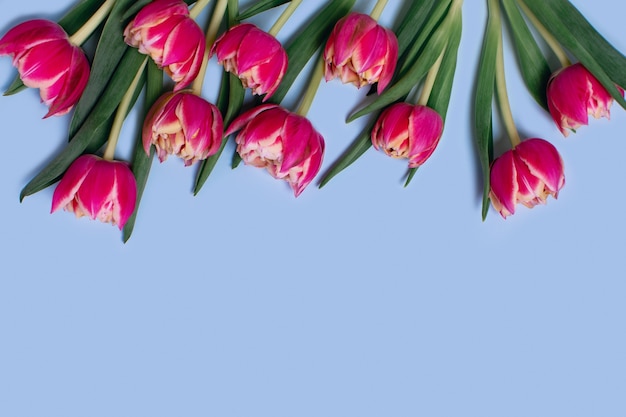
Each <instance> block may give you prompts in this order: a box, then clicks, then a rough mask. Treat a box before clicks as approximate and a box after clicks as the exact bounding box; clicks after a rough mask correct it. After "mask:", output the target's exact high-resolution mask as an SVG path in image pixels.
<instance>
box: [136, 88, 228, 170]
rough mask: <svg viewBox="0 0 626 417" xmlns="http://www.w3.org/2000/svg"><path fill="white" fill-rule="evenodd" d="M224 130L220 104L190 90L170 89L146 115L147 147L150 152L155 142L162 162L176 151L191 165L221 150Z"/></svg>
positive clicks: (145, 132)
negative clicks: (210, 101) (215, 103)
mask: <svg viewBox="0 0 626 417" xmlns="http://www.w3.org/2000/svg"><path fill="white" fill-rule="evenodd" d="M223 130H224V125H223V121H222V115H221V113H220V111H219V110H218V108H217V107H216V106H214V105H213V104H211V103H209V102H208V101H206V100H205V99H203V98H202V97H200V96H198V95H196V94H195V93H193V92H191V91H188V90H184V91H177V92H169V93H165V94H164V95H162V96H161V97H160V98H159V99H158V100H157V101H156V102H155V103H154V104H153V105H152V108H151V109H150V111H149V112H148V114H147V115H146V119H145V121H144V124H143V131H142V139H143V147H144V149H145V151H146V153H147V154H148V155H149V154H150V145H154V146H155V147H156V151H157V155H158V157H159V160H160V161H161V162H163V161H165V160H166V159H167V156H168V155H176V156H179V157H180V158H182V159H183V161H184V162H185V166H189V165H191V164H193V163H194V162H196V161H199V160H202V159H206V158H207V157H209V156H211V155H213V154H215V153H216V152H217V151H218V150H219V148H220V145H221V143H222V132H223Z"/></svg>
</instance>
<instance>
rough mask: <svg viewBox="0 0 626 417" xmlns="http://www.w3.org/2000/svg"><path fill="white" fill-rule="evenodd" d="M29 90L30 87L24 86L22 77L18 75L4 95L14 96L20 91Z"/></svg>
mask: <svg viewBox="0 0 626 417" xmlns="http://www.w3.org/2000/svg"><path fill="white" fill-rule="evenodd" d="M27 88H28V87H26V86H25V85H24V83H23V82H22V79H21V78H20V75H19V74H16V76H15V79H14V80H13V82H12V83H11V85H10V86H9V88H7V90H6V91H5V92H4V94H3V95H5V96H12V95H13V94H17V93H19V92H20V91H24V90H26V89H27Z"/></svg>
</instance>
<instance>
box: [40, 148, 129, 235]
mask: <svg viewBox="0 0 626 417" xmlns="http://www.w3.org/2000/svg"><path fill="white" fill-rule="evenodd" d="M136 199H137V184H136V181H135V177H134V176H133V173H132V171H131V170H130V168H129V167H128V165H127V164H126V163H124V162H121V161H108V160H106V159H102V158H100V157H98V156H96V155H82V156H80V157H79V158H78V159H76V160H75V161H74V162H73V163H72V165H70V167H69V168H68V170H67V171H66V172H65V175H64V176H63V178H62V179H61V181H60V182H59V184H58V185H57V187H56V189H55V190H54V194H53V196H52V210H51V212H55V211H57V210H58V209H60V208H64V209H65V210H67V211H70V212H73V213H74V214H75V215H76V217H79V218H80V217H82V216H88V217H89V218H90V219H92V220H95V219H98V220H100V221H101V222H104V223H111V224H114V225H117V226H118V227H119V228H120V230H121V229H122V228H123V227H124V225H125V224H126V222H127V221H128V218H129V217H130V216H131V214H132V213H133V211H134V210H135V202H136Z"/></svg>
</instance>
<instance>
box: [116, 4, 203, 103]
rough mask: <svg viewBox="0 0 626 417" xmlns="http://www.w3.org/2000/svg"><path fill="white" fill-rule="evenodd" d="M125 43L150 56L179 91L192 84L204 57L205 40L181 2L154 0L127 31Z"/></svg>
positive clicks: (131, 23) (130, 24) (185, 6)
mask: <svg viewBox="0 0 626 417" xmlns="http://www.w3.org/2000/svg"><path fill="white" fill-rule="evenodd" d="M124 41H125V42H126V43H127V44H128V45H130V46H133V47H136V48H139V52H141V53H142V54H146V55H149V56H150V57H151V58H152V59H153V60H154V62H155V63H156V64H157V65H158V66H159V67H160V68H163V70H164V71H165V72H166V73H167V74H168V75H169V76H170V77H171V78H172V80H174V82H175V83H176V86H175V87H174V91H178V90H180V89H182V88H184V87H185V86H187V85H188V84H189V83H191V82H192V81H193V80H194V79H195V78H196V76H197V75H198V73H199V72H200V67H201V65H202V59H203V58H204V52H205V49H206V41H205V39H204V33H203V31H202V29H201V28H200V26H198V24H197V23H196V22H195V21H194V20H193V19H192V18H191V17H190V16H189V8H188V7H187V4H186V3H185V2H184V1H182V0H154V1H152V2H150V3H148V4H147V5H146V6H144V7H143V8H142V9H141V10H140V11H139V13H137V15H136V16H135V18H134V19H133V20H132V21H131V22H130V23H129V24H128V26H126V29H125V30H124Z"/></svg>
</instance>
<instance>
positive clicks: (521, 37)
mask: <svg viewBox="0 0 626 417" xmlns="http://www.w3.org/2000/svg"><path fill="white" fill-rule="evenodd" d="M502 4H503V6H504V11H505V12H506V14H507V18H508V21H509V26H510V28H511V31H512V34H513V42H514V43H515V51H516V53H517V60H518V63H519V67H520V71H521V73H522V78H523V79H524V83H525V84H526V88H528V91H529V92H530V94H531V95H532V96H533V98H534V99H535V101H536V102H537V103H539V105H540V106H541V107H543V108H544V109H545V110H546V111H548V101H547V99H546V85H547V84H548V80H549V79H550V75H551V71H550V67H549V66H548V62H547V61H546V58H545V56H544V55H543V53H542V52H541V49H540V48H539V45H537V41H536V39H535V38H534V36H533V35H532V33H531V31H530V29H529V28H528V24H527V23H526V20H524V17H523V16H522V13H521V12H520V10H519V8H518V7H517V5H516V4H515V0H502Z"/></svg>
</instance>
